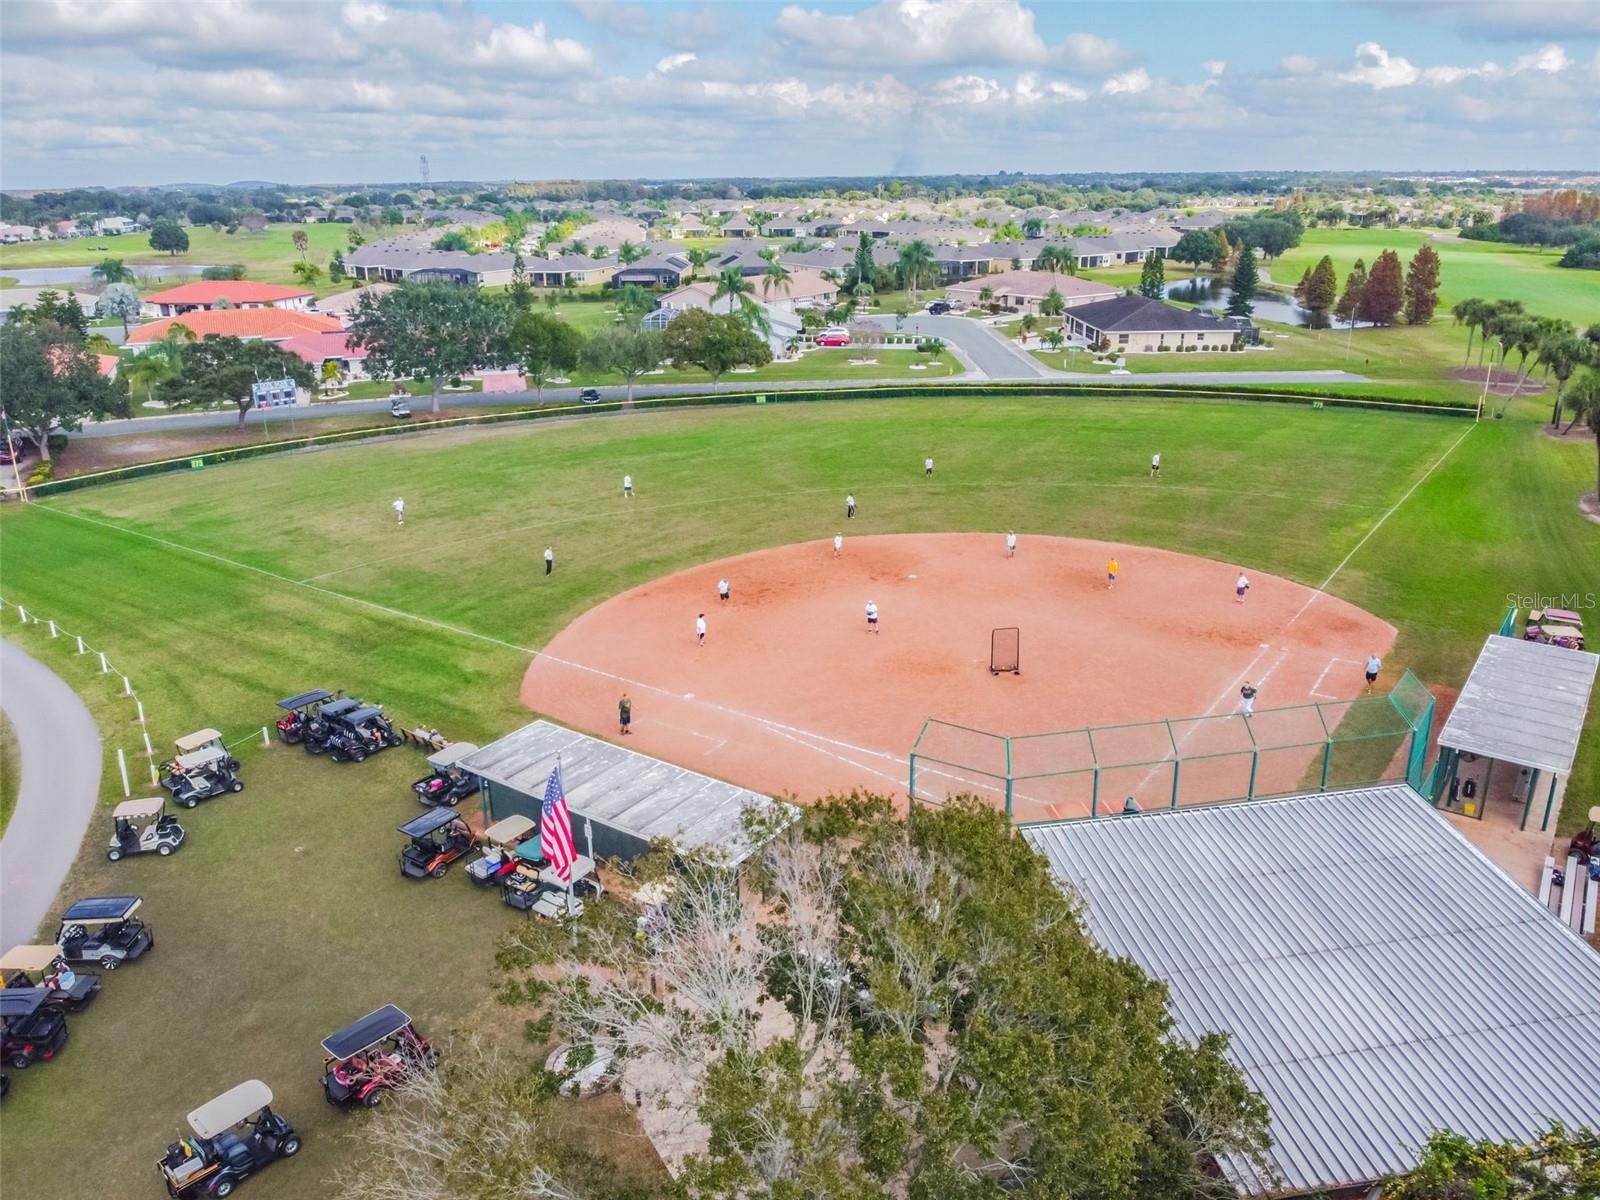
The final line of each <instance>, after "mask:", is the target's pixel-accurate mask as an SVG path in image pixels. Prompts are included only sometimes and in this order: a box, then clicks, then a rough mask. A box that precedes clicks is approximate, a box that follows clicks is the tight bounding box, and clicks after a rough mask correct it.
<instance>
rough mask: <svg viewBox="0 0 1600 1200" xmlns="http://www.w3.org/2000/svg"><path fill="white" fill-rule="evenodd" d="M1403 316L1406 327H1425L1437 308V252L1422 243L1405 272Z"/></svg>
mask: <svg viewBox="0 0 1600 1200" xmlns="http://www.w3.org/2000/svg"><path fill="white" fill-rule="evenodd" d="M1405 289H1406V295H1405V305H1404V314H1405V322H1406V324H1407V325H1426V324H1427V323H1428V322H1429V321H1431V320H1433V314H1434V310H1435V309H1437V308H1438V307H1439V252H1438V251H1437V250H1435V249H1434V248H1433V247H1432V246H1430V245H1428V244H1427V243H1426V242H1424V243H1423V244H1422V245H1421V246H1419V247H1418V248H1417V252H1416V253H1415V254H1413V255H1412V256H1411V264H1410V267H1409V268H1408V269H1407V271H1406V284H1405Z"/></svg>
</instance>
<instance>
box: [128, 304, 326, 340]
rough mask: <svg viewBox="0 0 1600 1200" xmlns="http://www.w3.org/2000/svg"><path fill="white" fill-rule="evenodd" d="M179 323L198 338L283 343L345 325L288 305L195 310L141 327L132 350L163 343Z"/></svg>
mask: <svg viewBox="0 0 1600 1200" xmlns="http://www.w3.org/2000/svg"><path fill="white" fill-rule="evenodd" d="M175 325H182V326H183V327H184V328H185V329H187V330H188V331H189V332H190V333H192V334H194V336H195V338H196V339H199V338H203V337H206V336H208V335H210V334H213V333H215V334H218V335H220V336H222V337H236V338H243V339H245V340H246V341H263V342H282V341H286V340H287V339H289V338H294V337H301V336H303V335H304V334H308V333H332V332H336V331H338V330H339V329H341V328H343V322H341V321H340V320H339V318H338V317H325V316H323V315H321V314H320V313H309V312H297V311H295V310H293V309H286V308H214V309H195V310H193V311H190V312H186V313H184V314H183V315H182V316H181V317H164V318H162V319H161V320H159V321H151V322H150V323H149V324H147V325H141V326H139V328H137V329H135V330H134V331H133V332H132V333H130V334H129V335H128V341H127V346H128V349H130V350H134V351H137V350H140V349H142V348H144V347H145V346H148V345H150V344H151V343H152V342H159V341H160V340H161V339H162V338H164V337H166V336H167V334H168V333H169V332H171V330H172V327H173V326H175Z"/></svg>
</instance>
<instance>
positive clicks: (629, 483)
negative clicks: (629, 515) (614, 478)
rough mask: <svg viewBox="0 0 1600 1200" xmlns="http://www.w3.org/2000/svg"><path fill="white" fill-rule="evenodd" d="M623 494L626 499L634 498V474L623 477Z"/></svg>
mask: <svg viewBox="0 0 1600 1200" xmlns="http://www.w3.org/2000/svg"><path fill="white" fill-rule="evenodd" d="M622 496H623V499H625V500H632V499H633V476H632V475H624V476H623V477H622Z"/></svg>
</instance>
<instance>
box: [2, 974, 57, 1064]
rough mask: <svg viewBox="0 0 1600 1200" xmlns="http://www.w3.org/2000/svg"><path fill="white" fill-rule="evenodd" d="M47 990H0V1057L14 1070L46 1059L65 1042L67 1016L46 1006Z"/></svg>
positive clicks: (52, 1055) (55, 1052) (53, 1054)
mask: <svg viewBox="0 0 1600 1200" xmlns="http://www.w3.org/2000/svg"><path fill="white" fill-rule="evenodd" d="M49 994H50V992H49V989H48V988H42V987H35V988H5V989H0V1058H3V1059H4V1060H5V1064H6V1066H8V1067H10V1068H11V1069H12V1070H13V1071H26V1070H27V1069H28V1068H29V1067H31V1066H32V1065H33V1064H34V1063H36V1062H46V1061H48V1060H50V1059H52V1058H54V1057H55V1056H56V1055H57V1054H59V1053H60V1052H61V1047H63V1046H65V1045H66V1044H67V1019H66V1018H65V1017H64V1016H62V1015H61V1012H60V1010H58V1009H55V1008H50V1007H47V1006H46V1004H45V1000H46V999H48V997H49Z"/></svg>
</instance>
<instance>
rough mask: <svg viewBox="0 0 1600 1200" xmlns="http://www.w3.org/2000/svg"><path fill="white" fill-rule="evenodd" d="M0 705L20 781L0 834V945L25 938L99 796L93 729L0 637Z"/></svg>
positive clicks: (56, 681)
mask: <svg viewBox="0 0 1600 1200" xmlns="http://www.w3.org/2000/svg"><path fill="white" fill-rule="evenodd" d="M0 708H4V709H5V714H6V717H7V718H8V719H9V720H10V721H11V726H12V728H13V729H15V730H16V731H17V742H18V744H19V746H20V747H21V753H22V787H21V788H20V790H19V791H18V793H17V807H16V811H14V812H13V813H12V814H11V823H10V824H9V825H7V826H6V833H5V838H4V840H0V947H4V948H5V949H7V950H9V949H10V948H11V947H12V946H15V945H17V944H18V943H21V942H31V941H32V940H33V935H34V931H35V929H37V927H38V925H39V922H40V921H42V920H44V918H45V915H46V914H47V913H49V911H50V909H51V907H52V906H53V905H54V903H55V898H56V892H57V891H59V890H60V888H61V882H62V880H64V879H65V878H66V877H67V870H68V868H70V867H71V866H72V860H73V859H74V858H76V857H77V854H78V846H79V844H80V843H81V842H82V841H83V833H84V829H85V827H86V826H87V825H88V824H89V818H90V817H91V816H93V814H94V809H95V801H96V799H97V798H98V797H99V794H100V757H101V755H100V731H99V730H98V729H97V728H95V723H94V718H93V717H91V716H90V715H89V710H88V709H87V708H85V707H84V706H83V701H81V700H79V699H78V697H77V695H76V694H75V693H74V692H73V690H72V689H71V688H69V687H68V686H67V685H66V684H65V683H63V682H62V681H61V679H60V678H59V677H58V676H57V675H56V674H55V673H54V672H53V671H51V670H50V668H49V667H47V666H45V665H44V664H43V663H41V662H39V661H38V660H37V659H35V658H34V657H33V656H32V655H30V654H28V653H27V652H25V651H23V650H21V649H19V648H18V647H16V646H14V645H12V644H11V643H10V642H7V641H0Z"/></svg>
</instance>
